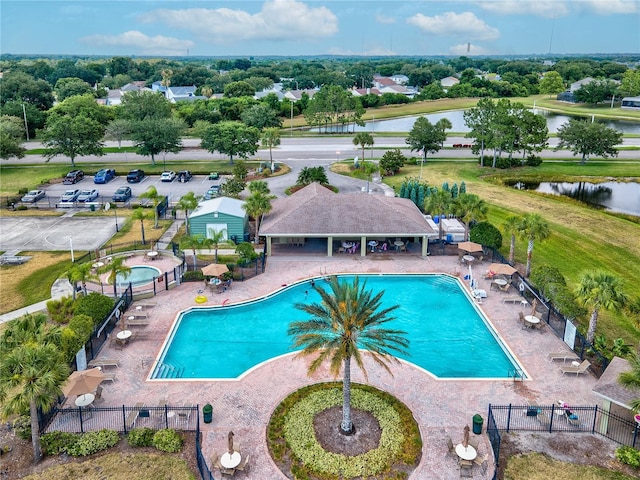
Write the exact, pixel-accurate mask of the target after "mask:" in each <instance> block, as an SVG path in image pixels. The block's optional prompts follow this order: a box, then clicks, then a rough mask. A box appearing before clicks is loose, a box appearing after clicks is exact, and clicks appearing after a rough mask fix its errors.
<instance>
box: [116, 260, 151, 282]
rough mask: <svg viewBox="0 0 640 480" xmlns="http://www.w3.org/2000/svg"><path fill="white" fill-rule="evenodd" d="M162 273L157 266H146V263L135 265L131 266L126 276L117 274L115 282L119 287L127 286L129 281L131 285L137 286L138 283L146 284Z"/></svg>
mask: <svg viewBox="0 0 640 480" xmlns="http://www.w3.org/2000/svg"><path fill="white" fill-rule="evenodd" d="M161 274H162V272H161V271H160V269H159V268H156V267H148V266H146V265H136V266H134V267H131V273H130V274H129V275H128V276H126V277H125V276H124V275H122V274H118V275H117V276H116V282H117V283H118V286H119V287H127V286H129V283H131V286H133V287H139V286H140V285H146V284H147V283H151V282H153V279H154V278H156V277H159V276H160V275H161Z"/></svg>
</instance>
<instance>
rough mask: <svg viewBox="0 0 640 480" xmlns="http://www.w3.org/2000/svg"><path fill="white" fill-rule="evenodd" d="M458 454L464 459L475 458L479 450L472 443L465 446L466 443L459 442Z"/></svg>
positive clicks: (457, 446)
mask: <svg viewBox="0 0 640 480" xmlns="http://www.w3.org/2000/svg"><path fill="white" fill-rule="evenodd" d="M456 455H458V456H459V457H460V458H461V459H463V460H473V459H475V458H476V457H477V456H478V452H476V449H475V448H473V447H472V446H471V445H467V447H466V448H465V446H464V445H462V444H461V443H459V444H458V445H456Z"/></svg>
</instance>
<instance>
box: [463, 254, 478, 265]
mask: <svg viewBox="0 0 640 480" xmlns="http://www.w3.org/2000/svg"><path fill="white" fill-rule="evenodd" d="M462 259H463V260H464V261H465V262H467V263H471V262H473V261H474V260H475V259H476V257H474V256H473V255H464V256H463V257H462Z"/></svg>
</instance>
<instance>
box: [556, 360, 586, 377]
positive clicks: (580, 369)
mask: <svg viewBox="0 0 640 480" xmlns="http://www.w3.org/2000/svg"><path fill="white" fill-rule="evenodd" d="M574 363H577V362H574ZM590 366H591V363H590V362H589V360H583V361H582V363H580V364H579V365H571V366H566V367H560V371H561V372H562V375H564V374H565V373H575V374H576V377H577V376H578V375H580V374H581V373H586V371H587V370H589V367H590Z"/></svg>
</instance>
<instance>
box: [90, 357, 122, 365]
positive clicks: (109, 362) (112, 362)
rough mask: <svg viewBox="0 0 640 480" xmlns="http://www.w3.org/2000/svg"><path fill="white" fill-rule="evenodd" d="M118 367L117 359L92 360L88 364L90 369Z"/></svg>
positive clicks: (118, 361)
mask: <svg viewBox="0 0 640 480" xmlns="http://www.w3.org/2000/svg"><path fill="white" fill-rule="evenodd" d="M119 365H120V360H118V359H117V358H102V359H96V358H94V359H93V360H91V361H90V362H89V366H90V367H117V366H119Z"/></svg>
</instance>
